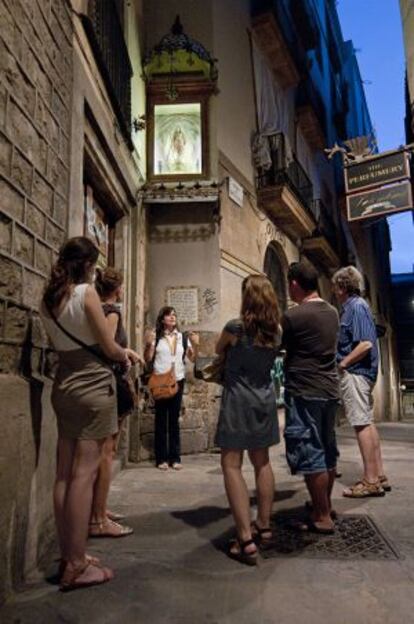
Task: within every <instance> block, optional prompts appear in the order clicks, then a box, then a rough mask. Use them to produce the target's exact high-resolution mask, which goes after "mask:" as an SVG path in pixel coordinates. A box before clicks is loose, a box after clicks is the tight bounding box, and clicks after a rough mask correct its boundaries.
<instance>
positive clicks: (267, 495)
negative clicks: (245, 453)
mask: <svg viewBox="0 0 414 624" xmlns="http://www.w3.org/2000/svg"><path fill="white" fill-rule="evenodd" d="M249 458H250V461H251V462H252V464H253V467H254V473H255V479H256V490H257V520H256V523H257V526H258V527H259V528H260V529H266V528H268V527H269V526H270V514H271V513H272V506H273V496H274V492H275V478H274V475H273V470H272V466H271V464H270V461H269V449H267V448H263V449H254V450H250V451H249Z"/></svg>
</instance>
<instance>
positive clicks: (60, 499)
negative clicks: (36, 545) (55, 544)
mask: <svg viewBox="0 0 414 624" xmlns="http://www.w3.org/2000/svg"><path fill="white" fill-rule="evenodd" d="M75 448H76V440H70V439H68V438H59V440H58V445H57V463H56V479H55V485H54V488H53V504H54V509H55V521H56V529H57V534H58V540H59V547H60V555H61V557H62V559H63V560H66V559H67V552H66V550H67V549H66V539H65V501H66V494H67V491H68V486H69V484H70V480H71V478H72V468H73V458H74V456H75Z"/></svg>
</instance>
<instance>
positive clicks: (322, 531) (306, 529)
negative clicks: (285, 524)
mask: <svg viewBox="0 0 414 624" xmlns="http://www.w3.org/2000/svg"><path fill="white" fill-rule="evenodd" d="M290 527H291V528H292V529H294V530H295V531H299V532H301V533H316V534H317V535H333V534H334V533H335V525H334V526H332V527H329V528H328V527H322V526H318V525H317V524H315V522H313V520H311V519H310V518H307V519H306V520H295V521H293V522H291V523H290Z"/></svg>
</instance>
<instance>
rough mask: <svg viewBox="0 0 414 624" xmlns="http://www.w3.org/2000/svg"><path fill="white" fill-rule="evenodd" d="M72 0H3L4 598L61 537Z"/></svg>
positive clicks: (0, 583)
mask: <svg viewBox="0 0 414 624" xmlns="http://www.w3.org/2000/svg"><path fill="white" fill-rule="evenodd" d="M68 7H69V3H68V2H66V1H65V0H53V1H51V0H0V405H1V414H0V419H1V422H2V425H3V426H2V429H3V430H4V431H6V434H5V435H4V436H3V438H2V440H1V441H0V457H1V459H2V468H1V470H0V498H1V500H2V510H1V513H0V543H1V544H3V545H7V546H6V552H4V554H3V553H2V557H0V602H1V601H2V600H3V599H4V598H5V597H7V595H8V594H9V593H10V591H11V590H12V589H13V588H14V587H16V586H17V585H18V584H19V583H20V582H21V581H22V579H23V578H24V577H25V576H27V575H28V574H29V575H30V573H31V571H32V570H34V569H35V568H36V566H37V562H38V558H39V557H42V555H43V552H44V549H45V548H47V546H48V544H49V542H50V540H51V539H53V538H54V532H53V530H51V519H52V501H51V494H50V492H51V488H52V482H53V473H54V461H55V460H54V457H55V445H56V425H55V419H54V415H53V413H52V410H51V407H50V399H49V392H50V382H49V381H48V380H47V379H46V378H45V377H44V375H43V372H44V364H45V357H44V354H45V351H44V348H45V347H46V346H47V340H46V337H45V334H44V331H43V330H42V326H41V324H40V322H39V315H38V307H39V304H40V300H41V296H42V291H43V288H44V285H45V281H46V279H47V276H48V274H49V272H50V267H51V263H52V262H53V259H54V258H55V257H56V253H57V251H58V249H59V246H60V245H61V243H62V242H63V241H64V239H65V237H66V231H67V222H68V211H69V198H68V193H69V173H70V172H69V163H70V149H71V148H70V136H71V105H72V84H73V60H72V37H73V33H72V16H71V13H70V10H69V8H68ZM3 460H4V463H3Z"/></svg>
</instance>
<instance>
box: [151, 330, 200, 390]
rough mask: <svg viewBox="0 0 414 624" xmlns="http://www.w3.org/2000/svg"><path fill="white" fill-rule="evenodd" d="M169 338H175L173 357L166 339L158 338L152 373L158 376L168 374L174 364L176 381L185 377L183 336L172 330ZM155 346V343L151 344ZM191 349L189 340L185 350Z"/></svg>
mask: <svg viewBox="0 0 414 624" xmlns="http://www.w3.org/2000/svg"><path fill="white" fill-rule="evenodd" d="M170 335H171V336H173V335H176V336H177V348H176V352H175V355H173V354H172V353H171V349H170V344H169V341H168V338H166V337H164V338H160V340H159V341H158V344H157V348H156V351H155V360H154V373H156V374H158V375H160V374H162V373H168V371H169V370H170V368H171V366H172V365H173V364H174V365H175V366H174V370H175V378H176V380H177V381H180V380H181V379H184V377H185V364H184V361H183V360H184V358H183V355H184V345H183V335H182V333H181V332H179V331H177V330H174V332H173V333H172V334H170ZM153 345H155V342H153ZM188 347H191V343H190V340H188V345H187V348H188Z"/></svg>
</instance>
